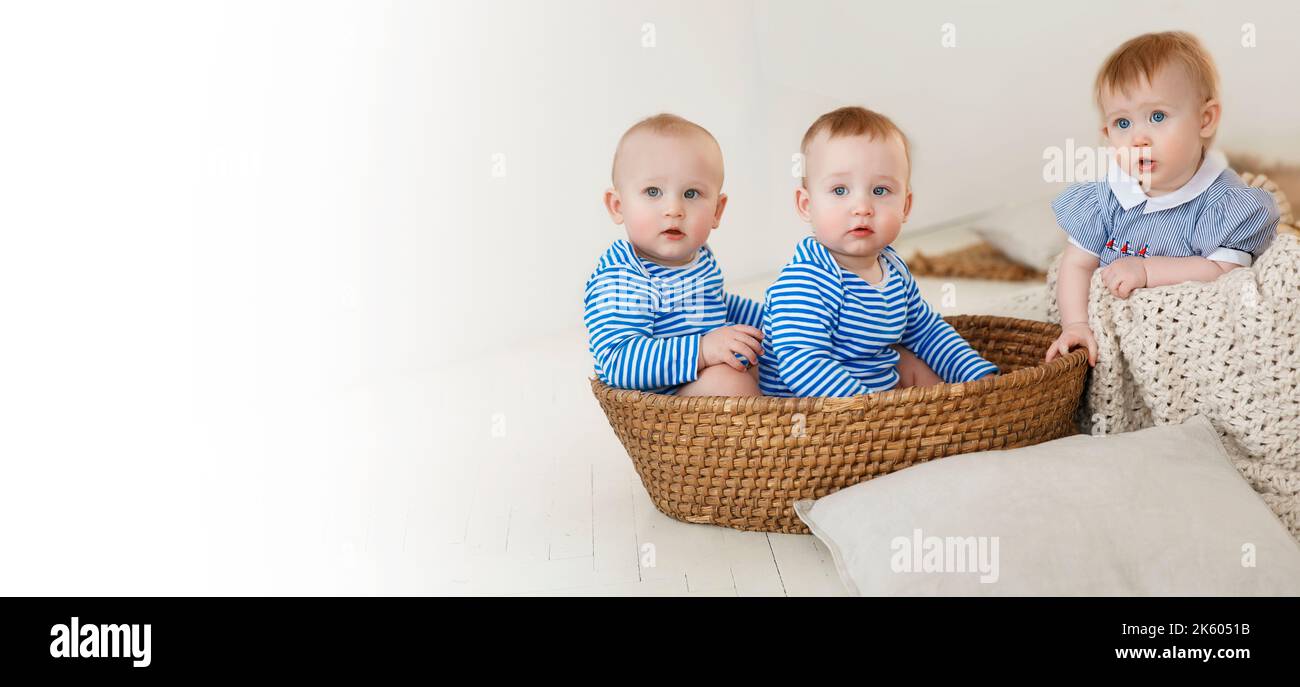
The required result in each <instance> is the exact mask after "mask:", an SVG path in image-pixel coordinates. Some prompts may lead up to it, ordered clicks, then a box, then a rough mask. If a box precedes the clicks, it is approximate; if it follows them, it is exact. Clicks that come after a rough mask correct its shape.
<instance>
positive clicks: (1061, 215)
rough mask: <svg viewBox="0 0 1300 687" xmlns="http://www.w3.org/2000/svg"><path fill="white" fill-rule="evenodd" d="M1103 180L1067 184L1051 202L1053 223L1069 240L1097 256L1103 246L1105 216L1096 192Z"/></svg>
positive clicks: (1104, 241)
mask: <svg viewBox="0 0 1300 687" xmlns="http://www.w3.org/2000/svg"><path fill="white" fill-rule="evenodd" d="M1104 185H1105V182H1092V183H1084V184H1070V185H1069V186H1067V187H1066V188H1065V190H1064V191H1061V194H1060V195H1058V196H1057V197H1056V200H1053V201H1052V212H1054V213H1056V223H1057V224H1059V225H1060V226H1061V229H1063V230H1065V233H1066V234H1069V236H1070V242H1071V243H1073V244H1074V245H1076V246H1078V247H1080V248H1082V249H1083V250H1086V251H1088V252H1089V253H1092V254H1093V255H1096V256H1100V255H1101V249H1102V248H1104V247H1105V246H1106V234H1107V227H1106V221H1105V220H1106V218H1105V213H1103V212H1102V207H1101V200H1100V199H1099V198H1098V193H1099V192H1100V190H1101V187H1102V186H1104Z"/></svg>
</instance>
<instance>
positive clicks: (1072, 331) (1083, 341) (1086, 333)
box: [1043, 322, 1097, 367]
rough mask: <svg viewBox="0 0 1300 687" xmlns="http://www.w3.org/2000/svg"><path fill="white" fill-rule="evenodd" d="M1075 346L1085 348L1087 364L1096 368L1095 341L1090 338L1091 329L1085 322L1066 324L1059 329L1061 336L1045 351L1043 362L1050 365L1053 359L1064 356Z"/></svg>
mask: <svg viewBox="0 0 1300 687" xmlns="http://www.w3.org/2000/svg"><path fill="white" fill-rule="evenodd" d="M1075 346H1087V348H1088V364H1089V365H1091V366H1093V367H1096V366H1097V339H1095V338H1093V336H1092V328H1091V327H1089V326H1088V323H1087V322H1075V323H1073V324H1068V325H1066V326H1065V327H1064V328H1062V329H1061V335H1060V336H1058V337H1056V341H1053V342H1052V345H1051V346H1049V347H1048V349H1047V357H1046V359H1044V361H1043V362H1047V363H1050V362H1052V360H1053V359H1054V358H1056V357H1057V356H1060V355H1065V354H1066V353H1069V352H1070V349H1071V348H1074V347H1075Z"/></svg>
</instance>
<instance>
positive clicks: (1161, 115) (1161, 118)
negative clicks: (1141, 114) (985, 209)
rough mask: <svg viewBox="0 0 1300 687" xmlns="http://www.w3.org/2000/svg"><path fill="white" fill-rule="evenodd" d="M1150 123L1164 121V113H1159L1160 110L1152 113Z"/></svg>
mask: <svg viewBox="0 0 1300 687" xmlns="http://www.w3.org/2000/svg"><path fill="white" fill-rule="evenodd" d="M1151 121H1152V122H1154V123H1156V124H1159V123H1160V122H1163V121H1165V113H1163V112H1161V111H1160V110H1156V111H1155V112H1152V113H1151Z"/></svg>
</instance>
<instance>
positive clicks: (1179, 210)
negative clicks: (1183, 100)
mask: <svg viewBox="0 0 1300 687" xmlns="http://www.w3.org/2000/svg"><path fill="white" fill-rule="evenodd" d="M1052 210H1053V211H1054V212H1055V213H1056V221H1057V223H1058V224H1059V225H1060V226H1061V228H1062V229H1063V230H1065V232H1066V233H1067V234H1068V235H1069V241H1070V243H1072V244H1074V245H1075V246H1078V247H1079V248H1082V249H1083V250H1085V251H1087V252H1089V253H1091V254H1093V255H1095V256H1097V257H1098V258H1099V259H1100V261H1101V263H1100V267H1105V266H1107V265H1109V264H1111V263H1112V262H1114V261H1116V260H1118V259H1120V258H1122V257H1125V256H1136V257H1139V258H1145V257H1148V256H1151V255H1163V256H1168V257H1175V258H1181V257H1190V256H1201V257H1204V258H1206V259H1209V260H1218V261H1222V262H1231V263H1236V264H1238V265H1243V266H1245V267H1249V266H1250V265H1251V264H1252V263H1253V262H1254V260H1255V258H1258V257H1259V255H1260V254H1261V253H1263V252H1264V250H1265V249H1267V248H1268V246H1269V245H1270V244H1271V243H1272V242H1273V239H1274V238H1275V237H1276V236H1277V223H1278V218H1279V214H1278V208H1277V203H1275V202H1274V200H1273V195H1272V194H1271V193H1269V192H1268V191H1265V190H1264V189H1261V188H1252V187H1250V186H1247V185H1246V184H1245V183H1244V182H1243V181H1242V180H1241V177H1238V176H1237V174H1236V173H1235V172H1233V171H1232V170H1231V169H1228V163H1227V160H1226V159H1224V157H1223V155H1222V154H1219V153H1217V152H1214V151H1211V152H1210V153H1208V154H1206V156H1205V160H1204V161H1203V162H1202V164H1201V167H1200V168H1199V169H1198V170H1197V171H1196V174H1195V175H1193V176H1192V178H1191V180H1189V181H1188V182H1187V183H1186V184H1184V185H1183V187H1182V188H1180V189H1178V190H1176V191H1174V192H1172V193H1168V194H1165V195H1163V196H1156V197H1155V198H1149V197H1148V196H1147V195H1146V194H1145V193H1143V191H1142V187H1141V186H1140V185H1138V184H1137V182H1136V181H1135V180H1133V178H1132V177H1129V176H1128V175H1126V174H1124V173H1123V172H1121V171H1118V169H1117V168H1116V167H1115V166H1114V163H1113V162H1112V163H1111V168H1110V170H1109V172H1108V176H1107V179H1106V180H1103V181H1094V182H1087V183H1081V184H1071V185H1070V186H1068V187H1066V189H1065V190H1064V191H1062V192H1061V194H1060V195H1059V196H1057V197H1056V200H1054V201H1052Z"/></svg>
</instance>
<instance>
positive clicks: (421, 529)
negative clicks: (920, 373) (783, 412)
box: [403, 278, 1025, 596]
mask: <svg viewBox="0 0 1300 687" xmlns="http://www.w3.org/2000/svg"><path fill="white" fill-rule="evenodd" d="M769 281H770V278H768V279H760V280H755V281H753V282H750V283H744V284H730V283H729V285H728V287H729V288H731V289H734V290H736V291H738V292H740V293H744V294H746V295H749V296H752V297H757V298H761V296H762V292H763V290H764V289H765V288H766V286H767V283H768V282H769ZM940 287H941V285H940V284H936V283H922V289H923V293H924V292H929V293H926V295H927V297H930V298H932V302H935V301H934V300H933V299H934V298H937V293H938V291H939V289H940ZM1024 288H1025V285H1024V284H998V283H988V282H971V283H969V284H966V285H964V286H962V287H960V290H959V293H960V294H961V296H962V297H961V298H960V299H959V302H958V304H957V305H958V307H956V308H947V309H943V308H941V311H944V312H945V314H953V313H955V312H972V311H980V312H983V311H986V310H987V309H986V308H982V307H981V304H984V303H989V302H991V301H995V300H997V299H998V298H1001V297H1004V296H1006V295H1007V294H1009V293H1012V292H1015V291H1019V290H1021V289H1024ZM936 306H937V303H936ZM962 306H965V307H962ZM590 371H591V361H590V359H589V356H588V354H587V351H586V339H585V331H584V330H583V329H581V327H580V326H575V327H574V328H573V329H572V331H570V332H566V333H565V334H564V335H561V336H556V337H551V338H548V339H546V340H543V341H541V342H534V343H531V344H529V345H528V346H527V348H526V350H520V351H514V352H511V353H508V354H505V353H501V354H494V355H488V356H484V357H483V358H482V359H480V360H476V361H471V362H468V363H466V364H464V365H461V366H458V367H455V368H452V369H449V370H443V371H440V372H438V373H437V374H438V375H439V378H440V379H441V380H442V381H443V382H444V383H448V382H449V383H450V384H451V386H443V388H455V389H460V390H461V394H460V396H459V397H458V398H455V399H452V398H441V399H439V398H429V399H425V400H426V401H427V403H426V405H428V404H430V403H431V404H432V405H433V406H434V407H435V408H436V409H435V411H434V412H435V413H436V415H437V417H438V418H439V419H440V420H441V422H440V423H439V426H440V429H439V431H438V432H437V434H436V435H435V436H434V437H431V442H432V444H431V448H433V449H434V450H435V451H437V452H439V453H440V454H441V455H442V456H444V460H443V461H442V462H441V463H439V464H438V465H437V466H436V467H435V468H433V470H434V472H433V474H428V473H422V472H421V469H418V468H413V469H412V471H411V472H410V474H409V475H408V477H409V478H410V479H413V480H417V482H416V484H415V485H412V489H413V491H412V492H411V493H417V492H418V491H419V489H423V490H425V492H424V493H426V494H427V485H428V484H430V483H433V484H435V485H437V489H436V492H437V493H436V495H435V497H434V498H427V496H426V497H425V498H423V499H421V500H417V501H413V502H412V503H416V504H419V505H412V506H409V507H408V508H407V512H406V514H405V527H404V535H403V537H404V540H403V550H404V551H406V552H407V554H408V556H410V555H415V556H416V557H417V558H419V557H428V556H432V557H433V560H432V561H424V562H425V563H432V565H433V568H434V570H435V573H436V579H435V580H434V586H433V588H432V589H427V588H426V589H425V591H431V592H434V593H442V594H466V595H481V594H491V595H637V596H646V595H674V596H675V595H703V596H810V595H812V596H829V595H843V594H845V593H846V591H845V589H844V587H843V585H842V584H841V583H840V581H839V579H838V576H837V575H836V573H835V569H834V565H833V563H832V561H831V557H830V554H829V552H828V551H827V550H826V548H825V547H824V546H823V545H822V544H821V543H820V542H819V541H818V540H817V539H816V538H815V537H812V536H805V535H787V534H765V533H755V532H740V531H735V530H731V529H727V528H721V527H714V526H709V525H694V524H688V523H683V522H679V521H677V520H673V519H671V518H669V517H667V516H665V515H663V514H662V513H660V512H658V511H657V510H655V508H654V506H653V505H652V504H651V502H650V499H649V497H648V496H647V494H646V492H645V489H644V488H643V487H642V486H641V483H640V480H639V479H638V477H637V476H636V473H635V471H634V470H633V468H632V465H631V461H630V459H629V458H628V456H627V454H626V453H625V452H624V450H623V448H622V446H621V445H620V444H619V442H618V439H617V438H616V437H615V435H614V433H613V431H612V430H611V429H610V427H609V424H608V422H607V421H606V419H605V416H604V414H603V413H602V412H601V410H600V407H599V406H598V405H597V403H596V401H595V399H594V398H593V397H592V395H591V390H590V388H589V386H588V382H587V378H588V375H589V374H590ZM440 386H442V385H440ZM426 480H427V481H426ZM420 483H422V484H420ZM417 486H418V489H417V488H416V487H417ZM429 544H432V545H433V548H432V549H431V550H430V549H428V548H426V547H427V546H428V545H429ZM420 551H423V553H419V552H420ZM413 552H415V553H413ZM406 562H407V563H408V564H410V563H415V564H417V565H415V566H414V567H413V568H412V569H413V570H420V569H423V570H426V571H427V568H426V567H422V566H420V565H418V563H420V561H418V560H408V561H406ZM422 586H423V585H422Z"/></svg>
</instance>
